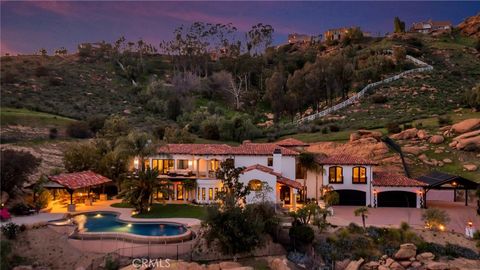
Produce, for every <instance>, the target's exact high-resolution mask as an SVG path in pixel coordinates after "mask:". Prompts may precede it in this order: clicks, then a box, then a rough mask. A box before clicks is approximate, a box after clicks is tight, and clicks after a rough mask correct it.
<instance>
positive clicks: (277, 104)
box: [265, 70, 285, 123]
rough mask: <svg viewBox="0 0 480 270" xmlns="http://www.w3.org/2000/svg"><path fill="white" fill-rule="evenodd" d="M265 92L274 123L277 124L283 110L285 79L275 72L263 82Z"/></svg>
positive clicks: (278, 72) (280, 73)
mask: <svg viewBox="0 0 480 270" xmlns="http://www.w3.org/2000/svg"><path fill="white" fill-rule="evenodd" d="M265 85H266V88H267V91H266V93H265V96H266V98H267V100H268V101H269V102H270V106H271V107H272V111H273V114H274V122H275V123H278V120H279V119H280V116H281V115H282V113H283V111H284V110H285V100H284V96H285V77H284V75H283V74H282V72H280V71H278V70H277V71H275V72H274V73H273V74H272V76H271V77H270V78H268V79H267V80H266V82H265Z"/></svg>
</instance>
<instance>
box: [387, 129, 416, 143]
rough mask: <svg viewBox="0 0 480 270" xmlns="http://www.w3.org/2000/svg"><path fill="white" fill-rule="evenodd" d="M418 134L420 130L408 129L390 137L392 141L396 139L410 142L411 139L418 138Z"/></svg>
mask: <svg viewBox="0 0 480 270" xmlns="http://www.w3.org/2000/svg"><path fill="white" fill-rule="evenodd" d="M417 132H418V129H416V128H410V129H406V130H404V131H402V132H400V133H397V134H393V135H392V136H390V137H391V138H392V139H395V140H409V139H413V138H415V137H417Z"/></svg>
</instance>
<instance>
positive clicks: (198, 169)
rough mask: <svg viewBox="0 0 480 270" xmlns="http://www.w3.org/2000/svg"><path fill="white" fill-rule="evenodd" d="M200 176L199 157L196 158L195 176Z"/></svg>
mask: <svg viewBox="0 0 480 270" xmlns="http://www.w3.org/2000/svg"><path fill="white" fill-rule="evenodd" d="M198 177H200V159H197V178H198Z"/></svg>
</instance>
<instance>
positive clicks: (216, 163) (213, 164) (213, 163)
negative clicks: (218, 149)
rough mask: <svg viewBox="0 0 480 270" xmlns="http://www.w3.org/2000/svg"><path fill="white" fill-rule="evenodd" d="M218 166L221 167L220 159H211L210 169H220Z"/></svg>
mask: <svg viewBox="0 0 480 270" xmlns="http://www.w3.org/2000/svg"><path fill="white" fill-rule="evenodd" d="M218 168H220V161H219V160H217V159H212V160H210V170H211V171H218Z"/></svg>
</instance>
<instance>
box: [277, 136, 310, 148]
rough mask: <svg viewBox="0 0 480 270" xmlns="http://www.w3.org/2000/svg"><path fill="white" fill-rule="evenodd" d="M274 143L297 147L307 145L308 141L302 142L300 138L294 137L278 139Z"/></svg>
mask: <svg viewBox="0 0 480 270" xmlns="http://www.w3.org/2000/svg"><path fill="white" fill-rule="evenodd" d="M275 144H276V145H280V146H284V147H299V146H302V147H303V146H309V144H308V143H304V142H302V141H300V140H297V139H294V138H287V139H283V140H280V141H278V142H275Z"/></svg>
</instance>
